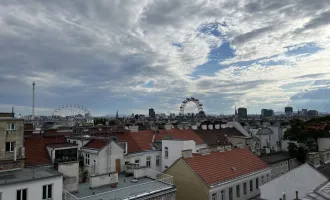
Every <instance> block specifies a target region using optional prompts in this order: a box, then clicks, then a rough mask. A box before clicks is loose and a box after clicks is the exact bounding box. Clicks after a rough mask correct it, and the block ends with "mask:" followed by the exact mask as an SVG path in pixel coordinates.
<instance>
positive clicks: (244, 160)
mask: <svg viewBox="0 0 330 200" xmlns="http://www.w3.org/2000/svg"><path fill="white" fill-rule="evenodd" d="M183 160H184V161H185V162H186V163H187V164H188V165H189V166H190V167H191V168H192V169H193V170H194V171H195V172H196V173H197V174H198V175H199V176H200V177H201V178H202V179H203V180H204V181H205V182H206V183H207V184H209V185H213V184H216V183H219V182H224V181H228V180H230V179H233V178H236V177H239V176H242V175H246V174H249V173H252V172H255V171H258V170H263V169H266V168H268V167H269V166H268V165H267V164H266V163H265V162H264V161H262V160H261V159H260V158H258V157H257V156H255V155H254V154H253V153H252V152H250V151H249V150H247V149H233V150H230V151H225V152H214V153H210V154H208V155H200V156H194V157H191V158H183Z"/></svg>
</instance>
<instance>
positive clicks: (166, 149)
mask: <svg viewBox="0 0 330 200" xmlns="http://www.w3.org/2000/svg"><path fill="white" fill-rule="evenodd" d="M165 158H168V148H167V147H165Z"/></svg>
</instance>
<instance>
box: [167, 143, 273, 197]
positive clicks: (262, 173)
mask: <svg viewBox="0 0 330 200" xmlns="http://www.w3.org/2000/svg"><path fill="white" fill-rule="evenodd" d="M164 173H166V174H169V175H171V176H173V177H174V181H175V185H176V187H177V199H179V200H180V199H182V200H184V199H192V200H194V199H196V200H203V199H205V200H237V199H239V200H243V199H249V198H252V197H255V196H257V195H259V193H260V191H259V186H260V185H262V184H264V183H266V182H268V181H270V173H271V169H270V167H269V166H268V165H267V164H266V163H265V162H263V161H262V160H261V159H260V158H258V157H257V156H255V155H254V154H252V153H251V152H250V151H249V150H248V149H245V148H238V149H227V150H224V149H221V150H220V151H218V152H207V151H204V150H203V151H202V152H200V154H192V151H191V150H190V151H184V152H183V157H182V158H180V159H178V160H177V161H176V162H175V163H174V164H173V165H172V166H171V167H169V168H168V169H167V170H166V171H165V172H164Z"/></svg>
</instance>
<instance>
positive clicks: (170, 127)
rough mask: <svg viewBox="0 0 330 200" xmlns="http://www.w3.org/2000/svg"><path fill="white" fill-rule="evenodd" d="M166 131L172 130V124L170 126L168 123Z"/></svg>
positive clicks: (165, 126) (165, 127)
mask: <svg viewBox="0 0 330 200" xmlns="http://www.w3.org/2000/svg"><path fill="white" fill-rule="evenodd" d="M164 129H165V130H167V131H168V130H171V129H172V124H170V123H166V124H165V125H164Z"/></svg>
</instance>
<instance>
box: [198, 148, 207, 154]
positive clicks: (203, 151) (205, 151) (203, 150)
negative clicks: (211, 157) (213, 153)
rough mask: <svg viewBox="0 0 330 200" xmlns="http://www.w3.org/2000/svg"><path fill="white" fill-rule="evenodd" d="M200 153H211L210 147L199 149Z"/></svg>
mask: <svg viewBox="0 0 330 200" xmlns="http://www.w3.org/2000/svg"><path fill="white" fill-rule="evenodd" d="M199 153H200V154H202V155H206V154H209V149H208V148H201V149H199Z"/></svg>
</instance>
